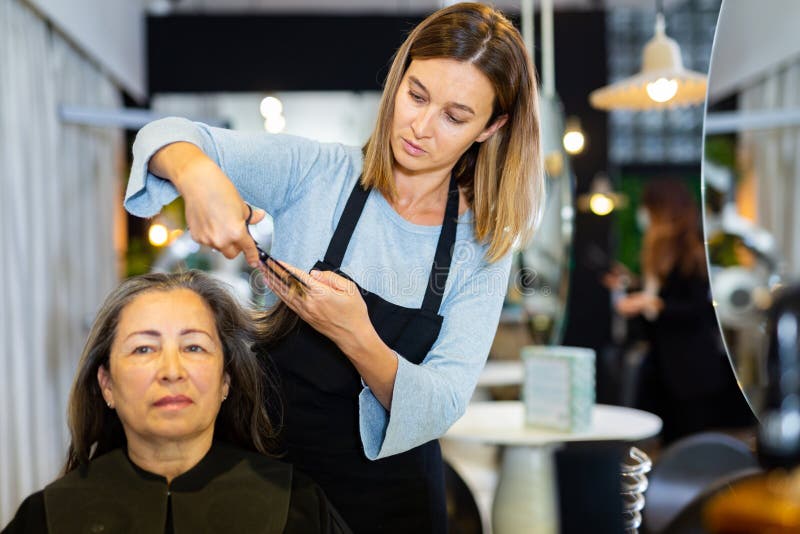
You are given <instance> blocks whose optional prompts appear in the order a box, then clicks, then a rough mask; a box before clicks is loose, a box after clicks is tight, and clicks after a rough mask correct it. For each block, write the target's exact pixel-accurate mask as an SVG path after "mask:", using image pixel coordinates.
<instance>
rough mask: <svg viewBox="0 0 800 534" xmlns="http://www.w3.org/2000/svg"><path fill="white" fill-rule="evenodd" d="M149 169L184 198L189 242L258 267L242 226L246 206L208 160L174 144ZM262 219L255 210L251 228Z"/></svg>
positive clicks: (158, 154) (190, 148) (192, 147)
mask: <svg viewBox="0 0 800 534" xmlns="http://www.w3.org/2000/svg"><path fill="white" fill-rule="evenodd" d="M149 168H150V170H151V172H153V173H154V174H156V175H157V176H162V177H164V178H166V179H168V180H170V181H171V182H172V183H173V184H174V185H175V187H176V188H177V189H178V191H179V192H180V193H181V195H182V196H183V198H184V201H185V204H186V222H187V224H188V226H189V231H190V232H191V234H192V239H194V240H195V241H196V242H198V243H200V244H201V245H206V246H208V247H211V248H214V249H216V250H218V251H220V252H221V253H222V254H224V255H225V257H226V258H229V259H232V258H235V257H236V256H237V255H238V254H239V252H244V254H245V257H246V259H247V263H249V264H250V265H251V266H253V267H257V266H258V251H257V250H256V247H255V244H254V242H253V239H252V238H251V237H250V235H249V234H248V233H247V228H246V227H245V224H244V221H245V220H246V219H247V215H248V213H249V210H248V208H247V205H246V204H245V203H244V201H243V200H242V197H241V196H240V195H239V192H238V191H237V190H236V187H235V186H234V185H233V183H232V182H231V180H230V179H229V178H228V177H227V176H226V175H225V173H224V172H222V169H220V168H219V166H218V165H217V164H216V163H215V162H214V161H213V160H212V159H211V158H209V157H208V156H206V155H205V154H204V153H203V152H202V151H201V150H200V149H199V148H198V147H196V146H195V145H192V144H190V143H173V144H170V145H167V146H165V147H164V148H162V149H161V150H159V151H158V152H156V154H155V155H154V156H153V157H152V158H151V159H150V163H149ZM265 215H266V214H265V213H264V211H263V210H260V209H254V210H253V217H252V218H251V219H250V224H255V223H257V222H259V221H260V220H262V219H263V218H264V216H265Z"/></svg>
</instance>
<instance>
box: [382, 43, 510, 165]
mask: <svg viewBox="0 0 800 534" xmlns="http://www.w3.org/2000/svg"><path fill="white" fill-rule="evenodd" d="M494 97H495V94H494V89H493V88H492V85H491V83H490V82H489V79H488V78H486V76H485V75H484V74H483V73H482V72H481V71H479V70H478V69H477V68H476V67H475V66H474V65H472V64H471V63H467V62H461V61H456V60H453V59H425V60H417V59H415V60H413V61H412V62H411V64H410V65H409V66H408V70H406V73H405V76H403V81H402V82H401V84H400V88H399V89H398V91H397V94H396V95H395V98H394V116H393V121H392V137H391V142H392V152H393V154H394V158H395V166H396V167H395V171H396V172H398V171H399V172H403V173H406V174H409V175H419V174H426V173H430V172H436V171H443V172H447V173H449V171H450V169H452V168H453V166H454V165H455V163H456V162H457V161H458V159H459V158H460V157H461V155H462V154H463V153H464V152H465V151H466V150H467V149H468V148H469V147H470V146H472V144H473V143H474V142H482V141H485V140H486V139H487V138H489V136H491V135H492V134H493V133H494V132H495V131H496V130H497V129H498V128H499V127H500V126H502V124H504V123H505V116H502V117H500V118H499V119H498V120H496V121H494V122H493V123H492V124H488V122H489V119H490V118H491V115H492V107H493V104H494Z"/></svg>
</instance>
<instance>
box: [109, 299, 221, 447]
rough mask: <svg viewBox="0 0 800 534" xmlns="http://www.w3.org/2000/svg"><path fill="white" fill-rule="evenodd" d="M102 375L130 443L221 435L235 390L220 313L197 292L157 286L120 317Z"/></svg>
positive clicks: (139, 444)
mask: <svg viewBox="0 0 800 534" xmlns="http://www.w3.org/2000/svg"><path fill="white" fill-rule="evenodd" d="M98 380H99V382H100V387H101V389H102V392H103V397H104V398H105V400H106V402H109V403H111V406H112V407H113V409H114V410H116V411H117V414H118V415H119V418H120V421H121V422H122V426H123V428H124V429H125V435H126V437H127V439H128V446H129V447H134V446H137V445H138V446H150V447H152V446H158V445H160V444H164V443H166V442H173V441H181V442H186V441H190V440H193V439H209V440H210V438H211V436H213V432H214V421H215V420H216V417H217V414H218V413H219V409H220V404H221V403H222V401H223V398H224V397H225V396H226V395H227V393H228V378H227V376H226V375H225V374H224V372H223V353H222V343H221V342H220V339H219V335H218V333H217V328H216V325H215V322H214V316H213V315H212V312H211V310H210V309H209V307H208V305H207V304H206V303H205V301H204V300H203V299H202V298H201V297H200V296H198V295H197V293H195V292H194V291H190V290H188V289H182V288H181V289H175V290H172V291H150V292H147V293H143V294H141V295H139V296H137V297H136V298H134V299H133V300H132V301H131V302H130V303H129V304H128V305H127V306H125V308H123V310H122V313H121V314H120V317H119V324H118V326H117V332H116V336H115V337H114V341H113V344H112V346H111V354H110V357H109V368H108V370H106V369H105V368H104V367H102V366H101V367H100V369H99V370H98Z"/></svg>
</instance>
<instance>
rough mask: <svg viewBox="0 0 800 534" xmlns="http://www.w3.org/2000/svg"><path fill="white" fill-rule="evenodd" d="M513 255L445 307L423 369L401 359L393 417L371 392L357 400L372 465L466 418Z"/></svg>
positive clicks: (464, 283)
mask: <svg viewBox="0 0 800 534" xmlns="http://www.w3.org/2000/svg"><path fill="white" fill-rule="evenodd" d="M510 270H511V255H510V254H509V255H507V256H506V257H504V258H502V259H500V260H498V261H497V262H495V263H492V264H486V263H484V264H483V266H482V267H481V268H479V269H477V270H476V271H475V272H474V273H473V274H472V275H471V276H469V277H468V278H467V279H465V280H460V281H458V286H456V287H455V288H454V291H453V294H451V295H448V296H447V297H446V299H445V302H443V305H442V309H441V310H440V314H441V315H442V316H443V317H444V321H443V323H442V330H441V332H440V333H439V337H438V338H437V340H436V342H435V343H434V345H433V347H431V350H430V351H429V353H428V354H427V355H426V357H425V359H424V360H423V362H422V363H421V364H420V365H416V364H413V363H411V362H409V361H408V360H406V359H405V358H403V355H402V354H400V355H398V356H399V357H398V368H397V376H396V377H395V382H394V391H393V394H392V405H391V412H387V410H386V409H385V408H384V407H383V406H382V405H381V403H380V402H379V401H378V399H377V398H376V397H375V395H374V394H373V393H372V391H371V390H370V389H369V387H365V388H364V389H363V390H362V392H361V394H360V396H359V409H360V411H359V419H360V431H361V441H362V444H363V445H364V452H365V454H366V456H367V458H369V459H371V460H375V459H379V458H384V457H386V456H391V455H393V454H399V453H401V452H404V451H407V450H409V449H411V448H413V447H416V446H418V445H421V444H423V443H426V442H428V441H431V440H433V439H438V438H439V437H441V436H442V435H444V433H445V432H447V429H449V428H450V426H451V425H452V424H453V423H454V422H455V421H456V420H457V419H458V418H459V417H461V415H463V413H464V410H465V409H466V406H467V403H468V402H469V399H470V397H471V396H472V392H473V390H474V389H475V385H476V384H477V381H478V375H479V374H480V372H481V370H482V369H483V366H484V364H485V363H486V358H487V356H488V355H489V349H490V348H491V345H492V340H493V339H494V335H495V332H496V330H497V324H498V322H499V321H500V312H501V309H502V306H503V299H504V297H505V293H506V290H507V288H508V277H509V273H510Z"/></svg>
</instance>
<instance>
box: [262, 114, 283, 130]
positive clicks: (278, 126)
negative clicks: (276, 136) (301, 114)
mask: <svg viewBox="0 0 800 534" xmlns="http://www.w3.org/2000/svg"><path fill="white" fill-rule="evenodd" d="M284 128H286V119H285V118H283V115H273V116H272V117H268V118H267V119H265V120H264V129H265V130H266V131H268V132H269V133H281V132H282V131H283V129H284Z"/></svg>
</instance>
